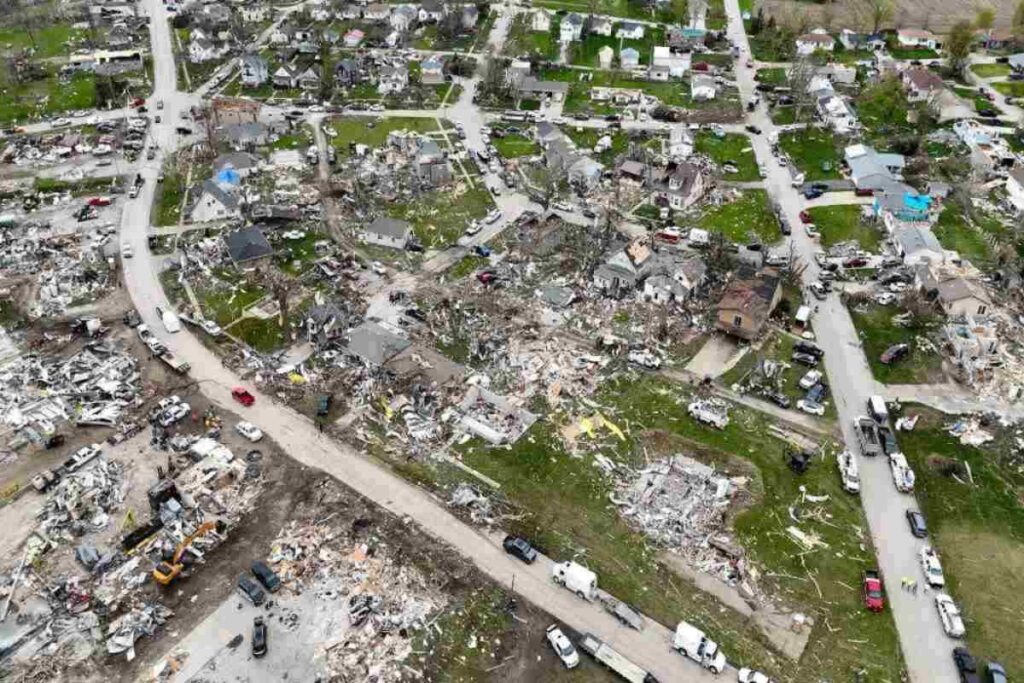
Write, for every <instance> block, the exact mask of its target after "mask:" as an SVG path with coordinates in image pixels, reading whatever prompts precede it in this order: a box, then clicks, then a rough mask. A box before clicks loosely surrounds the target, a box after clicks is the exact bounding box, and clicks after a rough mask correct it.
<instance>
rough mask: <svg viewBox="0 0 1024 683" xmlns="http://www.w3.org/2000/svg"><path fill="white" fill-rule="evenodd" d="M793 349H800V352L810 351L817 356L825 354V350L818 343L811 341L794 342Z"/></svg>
mask: <svg viewBox="0 0 1024 683" xmlns="http://www.w3.org/2000/svg"><path fill="white" fill-rule="evenodd" d="M793 350H794V351H799V352H800V353H809V354H810V355H812V356H814V357H815V358H819V359H820V358H821V357H823V356H824V355H825V352H824V351H823V350H822V349H821V347H820V346H818V345H817V344H812V343H811V342H809V341H798V342H797V343H795V344H793Z"/></svg>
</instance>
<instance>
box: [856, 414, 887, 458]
mask: <svg viewBox="0 0 1024 683" xmlns="http://www.w3.org/2000/svg"><path fill="white" fill-rule="evenodd" d="M854 426H855V427H856V429H857V440H858V441H860V447H861V450H862V451H863V453H864V455H866V456H869V457H874V456H876V455H878V454H879V453H881V452H882V444H881V442H880V441H879V440H878V425H877V424H875V421H874V420H872V419H871V418H870V417H867V416H866V415H862V416H861V417H858V418H857V419H856V421H855V422H854Z"/></svg>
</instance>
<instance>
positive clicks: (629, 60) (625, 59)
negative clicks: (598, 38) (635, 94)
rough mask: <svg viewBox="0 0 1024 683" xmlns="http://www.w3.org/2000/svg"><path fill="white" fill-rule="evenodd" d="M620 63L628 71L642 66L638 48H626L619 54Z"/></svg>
mask: <svg viewBox="0 0 1024 683" xmlns="http://www.w3.org/2000/svg"><path fill="white" fill-rule="evenodd" d="M619 63H620V65H621V66H622V68H623V69H625V70H627V71H631V70H633V69H636V68H637V67H639V66H640V52H639V51H638V50H637V49H636V48H632V47H627V48H625V49H624V50H622V51H621V52H619Z"/></svg>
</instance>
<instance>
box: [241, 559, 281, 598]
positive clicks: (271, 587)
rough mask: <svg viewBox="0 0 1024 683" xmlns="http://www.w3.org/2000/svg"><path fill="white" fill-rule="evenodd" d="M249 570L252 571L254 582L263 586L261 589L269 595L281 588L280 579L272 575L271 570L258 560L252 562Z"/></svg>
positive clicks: (272, 571)
mask: <svg viewBox="0 0 1024 683" xmlns="http://www.w3.org/2000/svg"><path fill="white" fill-rule="evenodd" d="M249 569H251V570H252V573H253V576H255V577H256V580H257V581H259V582H260V583H261V584H263V587H264V588H266V589H267V590H268V591H270V592H271V593H276V592H277V589H278V588H280V587H281V578H280V577H279V576H278V575H277V574H275V573H274V570H273V569H271V568H270V567H268V566H267V565H265V564H263V563H262V562H260V561H259V560H253V561H252V564H251V565H250V566H249Z"/></svg>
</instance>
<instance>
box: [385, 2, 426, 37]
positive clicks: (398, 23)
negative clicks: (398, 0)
mask: <svg viewBox="0 0 1024 683" xmlns="http://www.w3.org/2000/svg"><path fill="white" fill-rule="evenodd" d="M418 19H419V13H418V12H416V10H415V9H413V8H412V7H396V8H395V11H394V12H392V13H391V16H390V17H389V21H390V22H391V28H393V29H395V30H396V31H401V32H402V33H406V32H408V31H409V30H411V29H412V28H414V27H415V26H416V21H417V20H418Z"/></svg>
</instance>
